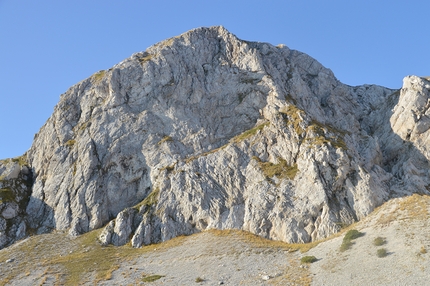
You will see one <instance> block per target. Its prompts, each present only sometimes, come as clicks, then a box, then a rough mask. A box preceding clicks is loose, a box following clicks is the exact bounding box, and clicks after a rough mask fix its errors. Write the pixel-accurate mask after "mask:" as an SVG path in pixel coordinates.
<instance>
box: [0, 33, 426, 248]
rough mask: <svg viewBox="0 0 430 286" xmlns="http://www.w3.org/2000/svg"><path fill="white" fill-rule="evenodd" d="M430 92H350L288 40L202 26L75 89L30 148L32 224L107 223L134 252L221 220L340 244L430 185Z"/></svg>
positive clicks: (108, 236)
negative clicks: (350, 231) (395, 202)
mask: <svg viewBox="0 0 430 286" xmlns="http://www.w3.org/2000/svg"><path fill="white" fill-rule="evenodd" d="M428 86H429V82H428V81H427V80H426V79H423V78H418V77H413V76H411V77H407V78H405V81H404V88H403V89H402V90H401V91H400V92H399V91H398V90H392V89H388V88H384V87H380V86H374V85H364V86H358V87H351V86H347V85H344V84H342V83H341V82H339V81H338V80H337V79H336V78H335V76H334V75H333V73H332V72H331V71H330V70H329V69H326V68H324V67H323V66H322V65H321V64H319V63H318V62H317V61H316V60H314V59H312V58H311V57H309V56H308V55H306V54H303V53H300V52H298V51H294V50H290V49H289V48H287V47H286V46H283V45H280V46H276V47H275V46H272V45H270V44H268V43H259V42H247V41H243V40H240V39H238V38H237V37H236V36H234V35H232V34H231V33H229V32H228V31H227V30H226V29H224V28H223V27H211V28H199V29H195V30H192V31H189V32H187V33H185V34H183V35H180V36H178V37H175V38H172V39H168V40H166V41H164V42H161V43H159V44H156V45H154V46H151V47H149V48H148V49H147V50H146V51H144V52H140V53H136V54H134V55H132V56H131V57H130V58H128V59H126V60H124V61H123V62H121V63H119V64H117V65H115V66H114V67H112V68H111V69H109V70H105V71H100V72H98V73H96V74H95V75H93V76H92V77H90V78H88V79H86V80H84V81H82V82H80V83H78V84H77V85H75V86H73V87H71V88H70V89H69V90H68V91H67V92H66V93H64V94H63V95H61V98H60V102H59V103H58V105H57V106H56V107H55V110H54V113H53V115H52V116H51V117H50V118H49V119H48V121H47V122H46V124H45V125H44V126H43V127H42V128H41V130H40V132H39V133H38V134H37V136H36V137H35V140H34V143H33V145H32V147H31V149H30V150H29V151H28V161H29V165H30V166H31V168H32V170H33V172H34V177H35V180H34V184H33V186H32V195H31V197H30V200H29V203H28V206H27V207H26V212H27V214H28V216H27V220H26V223H27V225H28V227H31V228H34V229H37V230H38V231H39V232H44V231H49V230H50V229H59V230H68V231H69V233H71V234H73V235H78V234H81V233H84V232H87V231H89V230H92V229H96V228H100V227H102V226H105V225H106V224H107V226H106V228H105V229H104V231H103V233H102V235H101V236H100V240H101V241H102V243H103V244H109V243H112V244H115V245H123V244H125V243H127V242H128V241H130V240H131V243H132V245H133V246H135V247H139V246H141V245H144V244H149V243H154V242H159V241H164V240H168V239H170V238H173V237H175V236H178V235H184V234H191V233H194V232H198V231H201V230H204V229H207V228H219V229H228V228H235V229H243V230H246V231H250V232H252V233H255V234H258V235H261V236H263V237H267V238H272V239H277V240H283V241H287V242H308V241H312V240H316V239H320V238H323V237H326V236H328V235H330V234H332V233H334V232H337V231H338V230H339V229H340V227H341V226H342V225H345V224H350V223H352V222H354V221H356V220H359V219H362V218H363V217H365V216H366V215H368V214H369V213H370V212H371V211H372V210H373V209H374V208H375V207H377V206H379V205H381V204H382V203H383V202H384V201H386V200H388V199H389V198H391V197H396V196H402V195H407V194H410V193H412V192H421V193H425V192H428V191H427V186H428V185H429V184H430V182H429V176H428V170H429V168H428V159H429V158H428V155H427V149H426V146H427V144H426V142H427V141H426V140H428V139H427V138H428V134H430V133H429V132H428V130H429V128H430V119H428V118H427V116H428V114H427V113H428V112H427V109H428V107H429V106H428V98H429V92H428V89H429V87H428ZM429 118H430V117H429ZM427 121H429V122H427ZM12 213H13V211H12V210H10V211H8V212H7V214H11V215H12ZM115 218H116V219H115Z"/></svg>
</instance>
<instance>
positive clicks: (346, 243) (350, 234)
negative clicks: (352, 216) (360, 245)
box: [340, 229, 364, 252]
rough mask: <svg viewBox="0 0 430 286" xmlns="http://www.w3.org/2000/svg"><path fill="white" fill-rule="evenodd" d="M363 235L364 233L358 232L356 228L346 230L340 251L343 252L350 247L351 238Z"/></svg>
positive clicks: (351, 243)
mask: <svg viewBox="0 0 430 286" xmlns="http://www.w3.org/2000/svg"><path fill="white" fill-rule="evenodd" d="M363 235H364V233H362V232H359V231H358V230H356V229H350V230H348V232H347V233H346V234H345V236H344V237H343V241H342V244H341V246H340V251H342V252H343V251H346V250H348V249H350V248H351V247H352V245H353V244H354V242H352V240H354V239H356V238H359V237H362V236H363Z"/></svg>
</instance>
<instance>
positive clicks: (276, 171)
mask: <svg viewBox="0 0 430 286" xmlns="http://www.w3.org/2000/svg"><path fill="white" fill-rule="evenodd" d="M253 159H254V160H256V161H257V162H258V165H259V166H260V168H261V170H262V171H263V173H264V176H265V177H266V178H268V179H270V178H273V177H274V176H276V177H277V178H278V179H290V180H294V178H295V176H296V174H297V172H298V171H299V169H298V168H297V164H294V165H292V166H290V165H288V164H287V161H286V160H284V159H282V158H278V164H273V163H271V162H263V161H261V160H260V158H258V157H255V156H254V157H253Z"/></svg>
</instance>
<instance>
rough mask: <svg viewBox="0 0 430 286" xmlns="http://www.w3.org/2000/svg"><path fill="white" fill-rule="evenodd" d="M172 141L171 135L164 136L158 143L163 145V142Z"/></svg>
mask: <svg viewBox="0 0 430 286" xmlns="http://www.w3.org/2000/svg"><path fill="white" fill-rule="evenodd" d="M171 141H173V138H172V137H170V136H164V137H163V138H162V139H161V140H160V141H159V142H158V143H157V144H158V145H161V144H163V143H164V142H171Z"/></svg>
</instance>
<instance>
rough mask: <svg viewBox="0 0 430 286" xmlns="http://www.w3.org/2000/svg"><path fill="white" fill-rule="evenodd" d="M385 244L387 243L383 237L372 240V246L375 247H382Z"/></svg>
mask: <svg viewBox="0 0 430 286" xmlns="http://www.w3.org/2000/svg"><path fill="white" fill-rule="evenodd" d="M385 243H387V241H386V240H385V238H384V237H380V236H378V237H377V238H375V239H374V240H373V245H375V246H381V245H384V244H385Z"/></svg>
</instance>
